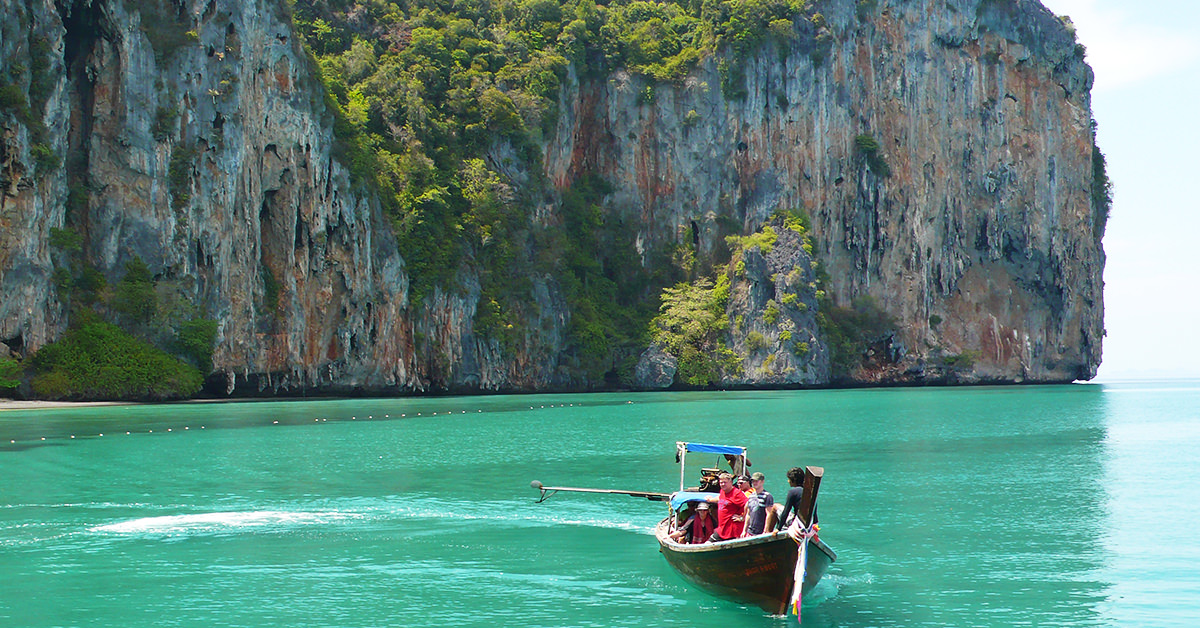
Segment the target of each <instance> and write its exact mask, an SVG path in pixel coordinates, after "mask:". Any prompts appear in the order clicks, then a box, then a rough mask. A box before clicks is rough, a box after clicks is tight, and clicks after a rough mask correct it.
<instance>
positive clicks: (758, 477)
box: [742, 471, 775, 536]
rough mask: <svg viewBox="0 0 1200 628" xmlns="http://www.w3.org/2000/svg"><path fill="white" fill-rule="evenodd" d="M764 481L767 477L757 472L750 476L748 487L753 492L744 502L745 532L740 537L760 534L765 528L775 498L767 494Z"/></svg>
mask: <svg viewBox="0 0 1200 628" xmlns="http://www.w3.org/2000/svg"><path fill="white" fill-rule="evenodd" d="M766 480H767V476H765V475H763V474H762V473H759V472H758V471H755V472H754V474H753V475H751V476H750V487H751V488H753V489H754V492H753V493H751V494H750V497H749V501H747V502H746V531H745V532H743V533H742V536H754V535H756V534H762V533H763V530H764V529H765V528H766V525H767V513H769V512H771V508H772V507H774V506H775V498H774V497H773V496H772V495H771V494H770V493H768V492H767V489H766V487H765V486H764V484H765V483H766ZM771 523H772V524H774V523H775V522H774V521H772V522H771Z"/></svg>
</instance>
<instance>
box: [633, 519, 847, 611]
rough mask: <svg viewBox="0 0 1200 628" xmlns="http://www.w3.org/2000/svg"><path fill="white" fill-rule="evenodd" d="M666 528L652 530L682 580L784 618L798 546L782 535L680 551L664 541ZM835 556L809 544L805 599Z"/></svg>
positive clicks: (664, 525)
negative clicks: (684, 579)
mask: <svg viewBox="0 0 1200 628" xmlns="http://www.w3.org/2000/svg"><path fill="white" fill-rule="evenodd" d="M667 530H668V522H667V521H666V520H664V521H663V522H662V523H660V524H658V527H657V528H655V531H654V535H655V537H656V538H658V544H659V550H660V551H661V552H662V554H663V556H664V557H666V559H667V562H668V563H670V564H671V566H672V567H674V568H675V570H676V571H678V572H679V573H680V575H682V576H683V577H684V578H686V579H687V580H689V581H691V582H692V583H693V584H695V585H696V586H699V587H700V588H702V589H704V590H706V591H708V592H710V593H713V594H716V595H719V596H721V597H725V598H729V599H732V600H735V601H739V602H745V603H748V604H754V605H756V606H759V607H761V608H762V609H763V610H765V611H767V612H769V613H772V614H775V615H782V614H785V613H786V612H787V606H788V601H789V600H790V599H791V594H792V585H793V583H794V577H795V575H794V574H795V569H796V557H797V555H798V554H799V546H798V545H797V544H796V542H795V541H793V540H792V539H791V538H789V537H788V535H787V534H786V533H784V532H776V533H773V534H763V535H759V536H752V537H746V538H741V539H734V540H732V541H722V542H720V543H701V544H698V545H684V544H680V543H676V542H675V541H673V540H671V538H670V537H669V536H668V535H667ZM836 559H837V555H836V554H835V553H834V552H833V550H832V549H830V548H829V546H827V545H825V544H824V543H823V542H821V541H820V540H819V539H816V540H814V541H810V542H809V545H808V560H807V563H806V573H805V577H804V588H803V589H801V593H802V594H806V593H808V591H810V590H811V589H812V588H813V587H814V586H816V584H817V582H818V581H820V580H821V577H822V576H824V575H825V570H826V569H828V568H829V564H830V563H832V562H833V561H834V560H836Z"/></svg>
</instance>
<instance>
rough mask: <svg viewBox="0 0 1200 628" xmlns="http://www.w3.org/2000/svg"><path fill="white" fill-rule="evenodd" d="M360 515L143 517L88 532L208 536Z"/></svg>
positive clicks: (258, 513)
mask: <svg viewBox="0 0 1200 628" xmlns="http://www.w3.org/2000/svg"><path fill="white" fill-rule="evenodd" d="M361 516H362V515H359V514H355V513H345V512H337V511H330V512H286V511H278V510H260V511H249V512H210V513H200V514H192V515H169V516H164V517H143V518H140V519H132V520H130V521H121V522H118V523H110V524H106V525H102V526H96V527H93V528H90V529H89V530H88V531H89V532H96V533H102V534H122V535H163V536H176V535H187V534H212V533H224V532H237V531H245V530H256V529H273V528H280V527H294V526H301V525H312V524H323V523H330V522H333V521H338V520H344V519H355V518H359V517H361Z"/></svg>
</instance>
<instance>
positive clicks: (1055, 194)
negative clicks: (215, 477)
mask: <svg viewBox="0 0 1200 628" xmlns="http://www.w3.org/2000/svg"><path fill="white" fill-rule="evenodd" d="M818 5H819V6H818V8H819V10H820V16H819V17H820V18H821V19H819V20H817V19H803V20H801V19H798V20H796V23H795V25H794V26H795V29H796V37H795V38H794V41H793V42H792V43H791V44H790V45H789V46H787V47H786V48H777V47H774V46H768V47H764V48H763V49H762V50H760V51H759V52H758V53H756V54H754V55H751V56H750V57H749V58H748V59H745V60H744V61H745V62H744V64H743V65H740V66H738V69H737V70H738V71H734V72H731V71H730V69H729V68H730V66H729V63H728V60H729V59H728V58H727V57H725V56H723V55H718V56H716V57H712V58H709V59H706V60H703V61H701V62H700V64H699V65H698V66H697V68H696V69H695V70H694V71H692V72H691V74H690V75H689V76H688V78H687V79H686V80H685V81H683V82H681V83H680V84H652V83H651V82H649V81H648V80H647V79H645V78H642V77H639V76H636V75H631V74H628V73H626V72H624V71H620V70H618V71H615V72H613V73H612V74H611V75H609V76H607V77H604V78H600V79H596V78H580V77H578V76H577V75H576V73H575V72H574V71H573V70H571V71H569V72H568V81H567V84H566V86H565V87H564V88H563V89H562V90H561V92H560V94H559V107H558V111H559V117H558V119H557V123H556V125H554V127H553V130H552V131H551V132H549V133H547V134H546V135H545V136H544V139H543V144H542V146H541V148H542V153H543V158H542V166H543V167H544V173H542V174H544V175H545V176H544V177H529V176H527V175H528V174H529V173H523V172H519V171H505V169H504V167H503V166H502V165H501V164H504V163H508V161H507V160H506V159H505V154H506V151H511V147H509V146H506V145H505V144H503V143H498V144H497V145H496V146H495V147H493V149H492V151H491V153H490V158H491V159H490V163H492V164H495V165H496V169H497V170H498V171H500V172H501V173H502V174H505V175H506V176H508V178H509V182H510V183H511V184H512V185H514V186H518V187H519V186H521V185H528V186H533V185H539V183H537V181H543V180H544V181H548V182H549V185H550V186H551V188H550V189H547V190H544V191H543V193H540V194H537V195H535V196H538V197H540V198H544V199H545V204H544V206H543V207H541V208H539V211H537V212H535V213H534V215H533V216H532V217H531V219H532V220H535V221H540V222H543V223H547V224H553V223H554V222H555V221H556V216H555V211H556V210H555V207H556V203H557V202H558V201H560V200H561V196H560V193H561V192H562V191H563V190H565V189H566V188H568V187H569V186H570V185H571V184H572V182H573V181H575V180H577V178H578V177H581V176H584V175H600V176H602V177H604V178H605V179H606V180H607V181H608V182H609V183H611V187H612V192H611V193H609V194H608V195H607V196H606V197H605V199H604V207H603V208H604V211H605V212H606V213H607V214H608V215H610V216H614V217H621V218H622V219H624V220H626V221H628V222H629V223H630V224H633V225H635V227H636V230H637V246H638V247H639V250H640V251H643V252H646V251H649V250H652V249H653V248H654V247H656V246H658V245H672V244H677V243H678V242H679V240H680V239H681V238H682V237H683V236H682V235H681V234H683V233H685V232H687V233H690V234H692V235H693V236H694V245H695V249H696V255H697V256H698V258H699V259H700V260H702V262H703V263H704V264H707V265H709V266H711V265H714V264H717V263H718V262H721V261H722V260H723V259H724V258H725V256H727V255H728V253H727V252H726V251H725V249H724V246H725V244H724V237H725V236H726V235H730V234H732V233H737V232H741V233H750V232H753V231H755V230H756V229H758V228H759V227H760V226H762V225H764V224H766V223H767V221H768V219H769V217H770V216H771V214H772V213H773V212H775V211H776V210H779V209H790V210H802V211H804V212H807V214H808V215H809V216H811V219H812V225H811V235H812V238H813V244H814V245H815V249H816V253H815V256H816V258H817V259H819V260H820V262H821V264H822V265H823V267H824V269H825V270H826V271H827V273H828V279H826V280H825V282H826V284H825V285H824V286H823V287H822V288H823V290H824V291H825V292H826V294H827V295H828V297H829V299H830V301H829V302H830V303H832V304H834V305H847V304H849V303H851V302H852V301H854V300H855V299H856V298H858V297H861V296H870V297H873V298H874V301H875V302H876V303H878V304H879V306H880V307H882V308H883V309H884V310H885V311H886V312H887V313H888V314H890V315H891V316H892V318H893V320H894V321H895V326H894V329H892V330H891V333H889V334H887V335H886V337H880V338H877V339H874V340H875V341H878V342H880V343H884V344H885V345H887V346H888V347H889V348H888V349H887V350H886V351H883V352H881V353H878V354H875V355H872V356H864V357H863V359H862V360H861V361H860V363H859V364H858V365H857V366H856V368H855V369H854V370H853V371H852V372H851V373H849V375H848V377H849V380H850V381H859V382H881V383H890V382H920V381H958V382H971V381H998V382H1000V381H1011V382H1020V381H1069V380H1072V379H1086V378H1090V377H1092V376H1093V375H1094V374H1095V370H1096V367H1097V365H1098V364H1099V361H1100V347H1101V338H1102V336H1103V305H1102V294H1101V289H1102V285H1101V271H1102V268H1103V264H1104V254H1103V250H1102V248H1101V245H1100V239H1101V236H1102V235H1103V224H1104V216H1103V215H1102V214H1103V209H1102V208H1098V207H1094V206H1093V202H1092V191H1093V187H1094V186H1095V185H1097V182H1096V180H1095V179H1096V174H1095V172H1094V169H1093V150H1094V145H1093V136H1094V134H1093V128H1092V122H1091V117H1090V103H1089V89H1090V87H1091V72H1090V70H1089V69H1088V67H1087V66H1086V64H1085V63H1084V61H1083V58H1082V52H1081V50H1080V49H1079V47H1078V46H1077V45H1076V43H1075V41H1074V38H1073V36H1072V34H1071V32H1070V29H1069V27H1068V25H1066V24H1064V23H1063V22H1062V21H1060V20H1059V19H1058V18H1057V17H1055V16H1054V15H1052V14H1051V13H1049V12H1048V11H1046V10H1045V9H1044V8H1043V7H1041V5H1040V4H1038V3H1037V2H1035V1H1032V0H928V1H920V2H907V1H899V0H894V1H880V2H864V1H861V0H860V1H858V2H855V1H854V0H826V1H825V2H821V3H818ZM285 11H286V8H285V7H284V5H283V4H282V3H277V2H274V1H260V2H248V3H235V2H231V1H229V0H189V1H180V2H175V1H174V0H162V1H159V0H144V1H140V2H133V1H128V0H75V1H73V2H62V3H51V2H49V1H48V0H28V1H27V2H17V1H15V0H0V15H3V16H4V17H5V19H4V20H3V21H2V24H0V54H2V55H3V59H4V60H5V68H6V69H5V75H4V76H3V77H0V78H2V80H3V85H0V90H3V93H2V94H0V96H2V99H3V102H0V130H2V137H0V185H2V186H3V190H2V191H0V339H3V340H4V342H5V343H6V344H7V345H8V347H9V348H10V349H11V350H13V351H14V352H16V353H17V354H22V355H23V354H28V353H30V352H32V351H35V350H36V349H37V348H38V347H40V346H42V345H44V344H46V343H48V342H51V341H53V340H54V339H55V338H57V337H58V336H59V335H60V334H61V333H62V332H63V331H64V329H65V327H66V325H67V324H68V322H69V321H68V314H67V312H68V308H67V306H66V304H65V303H64V302H63V301H64V298H63V295H61V294H59V291H58V290H57V289H56V288H55V287H54V285H53V283H52V278H53V277H54V275H55V269H56V268H58V267H61V266H63V265H64V263H65V262H64V253H63V252H62V247H61V246H52V241H53V240H54V238H55V236H54V233H55V232H56V230H57V229H60V228H62V227H64V226H67V227H71V228H72V229H75V230H77V231H78V232H79V233H80V234H81V235H82V243H81V244H80V245H79V251H78V253H77V255H79V256H81V257H83V258H86V259H87V260H88V262H89V263H90V264H92V265H94V266H95V267H96V268H97V269H99V270H100V271H101V272H102V273H103V274H105V275H106V276H107V277H108V278H109V280H110V281H112V280H115V279H116V278H117V277H119V276H120V275H121V273H122V269H123V268H124V265H125V263H126V262H128V261H129V260H131V259H133V258H135V257H137V258H140V259H142V260H144V261H145V262H146V263H147V265H148V266H149V267H150V269H151V271H152V272H153V273H154V274H155V277H156V279H157V280H158V290H159V293H160V298H161V299H163V301H164V302H166V303H171V304H173V306H172V307H174V308H175V309H176V310H178V311H181V312H182V311H188V312H193V313H199V314H202V315H204V316H208V317H211V318H214V319H216V320H217V321H218V322H219V324H220V327H219V337H218V342H217V347H216V351H215V353H214V356H213V358H214V365H215V368H216V376H215V377H214V378H213V381H214V383H217V382H219V383H220V386H217V387H216V388H217V389H219V390H217V391H218V392H221V393H225V394H231V393H232V394H237V393H242V394H253V393H256V392H261V391H266V392H303V391H308V390H320V391H332V392H338V391H343V392H344V391H351V390H368V391H375V392H410V391H430V390H545V389H579V388H584V387H591V386H596V385H601V384H602V382H598V381H588V380H587V379H586V378H581V377H579V375H578V374H576V373H573V372H572V371H571V370H570V369H569V368H567V365H566V364H565V362H564V355H563V350H564V346H565V341H564V338H565V334H566V329H567V328H568V325H569V324H570V320H571V315H572V313H571V312H570V311H569V309H568V307H567V305H566V303H565V301H564V300H563V297H562V295H561V291H560V287H559V286H557V285H556V284H555V282H554V280H553V278H551V277H546V276H535V277H532V278H530V282H529V286H531V288H530V291H531V294H530V295H529V297H528V303H529V305H528V311H525V312H523V313H522V314H523V315H524V317H525V318H526V319H528V321H530V324H529V326H528V330H527V331H526V332H525V333H524V335H523V337H521V338H519V339H517V340H516V341H515V342H511V343H507V344H505V343H501V342H500V341H498V340H495V339H490V338H484V337H482V336H481V335H479V334H476V333H475V332H474V330H473V324H474V320H475V314H476V309H477V306H478V300H479V296H480V291H479V281H478V277H476V276H474V275H473V274H472V271H471V270H470V269H469V268H465V267H464V268H463V269H459V271H458V277H457V280H456V286H455V287H453V288H449V287H447V288H446V289H441V290H436V291H434V293H433V294H432V295H428V296H426V297H425V298H424V299H423V300H422V301H421V303H420V305H419V307H418V306H414V305H413V304H411V303H410V301H409V293H408V287H409V285H410V277H409V274H408V272H409V271H408V269H407V267H406V264H405V251H403V250H399V249H398V247H397V241H396V239H395V237H394V236H393V235H392V232H391V230H390V225H388V224H387V221H386V220H385V219H384V218H383V217H382V216H381V211H380V207H379V203H378V202H377V200H376V199H375V198H373V197H372V194H371V192H370V191H369V190H368V189H366V188H364V187H362V186H359V185H355V184H353V183H352V182H351V177H350V176H349V173H348V171H347V169H346V168H345V167H343V165H342V164H341V163H340V162H339V157H338V154H337V150H336V145H335V144H336V142H335V140H334V136H333V132H332V127H333V123H334V120H333V116H332V114H331V112H330V111H328V110H327V106H326V103H325V100H324V96H323V92H322V89H321V86H320V84H319V82H318V81H317V80H316V79H315V78H314V71H315V69H314V67H313V66H312V63H311V62H310V58H309V57H308V56H307V55H306V53H305V51H304V50H303V47H302V46H301V45H300V44H299V43H298V41H297V39H296V37H295V36H294V33H292V32H291V30H290V26H289V25H290V20H289V19H288V16H287V14H286V13H285ZM723 87H724V89H723ZM647 88H651V89H652V90H653V98H646V97H645V94H646V93H647V92H646V89H647ZM784 240H787V238H784ZM797 251H800V242H799V241H798V240H795V239H793V240H792V241H790V243H789V242H785V243H783V244H782V245H781V248H780V249H779V252H775V253H772V254H768V255H766V256H762V255H759V256H758V257H755V254H754V253H748V255H747V257H746V259H745V262H746V266H747V270H748V272H747V273H746V274H745V275H742V276H739V277H738V278H736V279H735V294H736V295H740V296H737V298H735V299H734V300H733V302H732V303H731V305H730V308H731V309H730V310H729V316H730V318H731V320H733V319H734V318H736V317H737V316H738V315H739V314H741V315H742V316H746V313H748V312H749V313H755V312H760V311H762V308H764V307H765V303H766V301H768V300H771V298H772V297H771V296H768V292H770V294H772V295H773V294H774V290H775V289H776V288H771V289H770V291H767V288H766V286H767V284H772V285H773V284H774V282H785V281H787V280H786V279H785V278H781V277H780V275H781V274H782V276H783V277H786V275H787V272H786V271H787V269H788V268H805V267H807V268H809V269H810V270H811V268H812V266H809V263H810V262H811V259H810V258H809V257H808V255H807V253H798V252H797ZM772 255H774V256H775V257H774V258H773V257H771V256H772ZM780 256H784V257H780ZM789 256H790V257H789ZM640 261H641V263H643V264H645V263H648V260H646V259H642V260H640ZM806 272H809V271H806ZM809 280H813V281H815V278H806V281H805V282H804V283H805V284H807V283H811V281H809ZM777 287H778V289H781V290H782V289H783V288H784V286H783V284H782V283H780V284H779V286H777ZM813 295H814V293H812V292H809V293H805V294H804V296H803V297H802V300H805V299H806V300H807V301H805V308H806V309H807V308H811V310H812V311H807V312H801V311H799V310H797V311H795V312H792V311H785V312H784V316H782V317H781V318H776V319H775V322H772V323H770V324H765V323H758V322H754V321H757V320H758V317H756V316H752V317H750V318H751V319H752V321H751V322H752V323H753V324H749V325H743V326H742V327H740V328H735V329H733V330H731V331H730V333H729V338H728V344H729V345H730V346H731V347H735V348H737V349H738V350H739V351H743V352H744V353H745V356H746V359H747V360H748V362H747V363H746V365H747V367H748V368H744V369H743V370H742V372H741V373H740V374H734V373H730V374H728V375H727V378H726V380H725V383H726V384H728V385H793V384H800V385H804V384H813V385H820V384H825V383H829V382H830V381H831V379H832V377H833V375H832V373H831V368H830V361H829V357H828V350H827V348H826V346H825V344H824V343H825V340H824V336H823V332H822V330H821V329H820V328H819V325H818V324H817V322H816V319H815V318H814V311H815V309H816V308H817V307H818V303H817V301H816V300H815V297H814V296H813ZM755 325H757V326H758V327H755ZM752 331H754V332H757V333H759V334H762V336H763V338H764V340H767V341H769V344H768V346H766V347H763V348H759V349H754V350H751V349H748V348H747V347H746V346H745V338H746V337H747V335H748V334H749V333H750V332H752ZM782 331H787V332H788V337H789V338H791V339H792V340H791V343H792V344H790V345H788V346H786V347H785V346H783V343H782V342H781V341H780V332H782ZM801 333H804V334H807V335H806V336H805V337H806V338H807V339H808V340H807V341H806V342H808V345H807V353H805V352H798V351H796V350H795V347H794V345H795V343H797V342H799V341H800V340H799V336H798V335H797V334H801ZM768 355H769V356H778V357H771V358H770V363H769V364H766V365H765V366H764V364H765V363H767V361H768V358H767V357H766V356H768ZM880 355H882V356H886V359H880V358H879V356H880ZM964 356H966V357H967V358H968V359H965V360H964ZM777 360H778V362H777ZM659 381H660V383H663V382H662V380H661V378H660V380H659ZM647 384H648V385H650V380H647Z"/></svg>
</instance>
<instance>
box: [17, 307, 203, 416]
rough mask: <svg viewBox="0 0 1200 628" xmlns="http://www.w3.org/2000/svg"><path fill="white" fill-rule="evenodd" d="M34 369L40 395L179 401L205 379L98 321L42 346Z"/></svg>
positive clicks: (195, 389)
mask: <svg viewBox="0 0 1200 628" xmlns="http://www.w3.org/2000/svg"><path fill="white" fill-rule="evenodd" d="M33 369H34V373H35V374H34V377H33V382H32V384H33V391H34V394H36V395H37V396H38V397H41V398H44V399H123V400H131V401H137V400H166V399H183V398H187V397H191V396H192V395H194V394H196V392H197V391H199V390H200V386H201V385H202V384H203V383H204V378H203V377H202V376H201V375H200V371H198V370H197V369H196V368H195V367H192V366H188V365H187V364H184V363H183V362H180V361H179V360H177V359H175V358H172V357H170V356H168V355H167V354H165V353H163V352H162V351H159V350H157V349H155V348H154V347H152V346H150V345H149V344H147V343H145V342H143V341H140V340H138V339H136V338H134V337H133V336H130V335H129V334H127V333H125V332H124V331H122V330H121V329H120V328H118V327H117V326H115V325H112V324H109V323H104V322H99V321H93V322H87V323H84V324H82V325H80V326H78V327H75V328H73V329H71V330H70V331H68V332H67V334H66V335H65V336H64V337H63V338H62V339H61V340H59V341H58V342H56V343H54V344H51V345H46V346H45V347H42V349H41V350H39V351H38V352H37V354H36V355H34V357H33Z"/></svg>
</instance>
